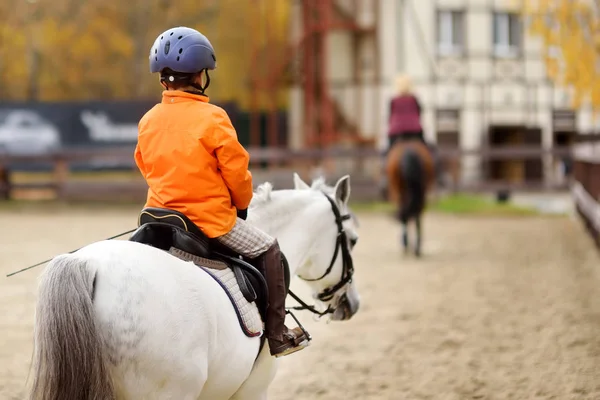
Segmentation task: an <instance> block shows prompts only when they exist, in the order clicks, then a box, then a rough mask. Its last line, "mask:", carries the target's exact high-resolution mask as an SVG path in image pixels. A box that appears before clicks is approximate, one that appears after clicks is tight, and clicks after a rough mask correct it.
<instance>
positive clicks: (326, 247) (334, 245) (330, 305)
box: [294, 173, 360, 321]
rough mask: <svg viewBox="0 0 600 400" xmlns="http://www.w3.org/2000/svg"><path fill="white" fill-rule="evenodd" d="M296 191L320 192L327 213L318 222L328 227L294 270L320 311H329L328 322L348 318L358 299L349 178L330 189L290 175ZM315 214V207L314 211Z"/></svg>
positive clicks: (323, 184)
mask: <svg viewBox="0 0 600 400" xmlns="http://www.w3.org/2000/svg"><path fill="white" fill-rule="evenodd" d="M294 187H295V189H296V190H302V191H304V190H309V191H313V192H317V193H319V192H320V193H322V194H324V195H325V196H326V199H327V200H328V202H329V203H330V204H329V205H330V207H329V210H327V208H326V209H325V212H324V213H323V212H322V213H320V215H319V216H318V220H319V221H326V223H328V224H329V227H327V228H326V229H322V230H319V231H318V234H317V235H315V239H316V240H315V243H314V247H313V248H312V251H311V252H310V254H309V257H308V259H307V260H306V262H305V263H304V264H303V265H301V266H300V267H299V269H298V271H297V275H298V277H299V278H300V279H302V280H304V281H305V282H306V283H307V284H308V285H309V286H310V287H311V288H312V290H313V296H314V297H315V298H316V299H317V300H318V301H319V302H320V303H321V304H320V305H321V308H325V309H329V310H331V311H333V313H332V319H333V320H337V321H341V320H347V319H350V318H351V317H352V316H353V315H354V314H356V312H357V311H358V308H359V306H360V297H359V295H358V290H357V289H356V285H355V283H354V280H353V279H352V278H353V273H354V265H353V259H352V254H351V253H352V249H353V248H354V246H355V245H356V243H357V242H358V233H357V232H356V226H355V219H354V218H353V216H352V214H351V213H350V209H349V207H348V200H349V199H350V176H349V175H346V176H343V177H342V178H340V179H339V180H338V181H337V183H336V184H335V185H334V186H329V185H327V184H326V183H325V179H323V178H318V179H316V180H314V181H313V183H312V185H311V186H308V184H306V183H305V182H304V181H303V180H302V179H301V178H300V176H298V174H296V173H294ZM315 211H316V208H315Z"/></svg>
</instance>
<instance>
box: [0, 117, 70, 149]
mask: <svg viewBox="0 0 600 400" xmlns="http://www.w3.org/2000/svg"><path fill="white" fill-rule="evenodd" d="M59 147H60V132H59V131H58V129H57V128H56V127H55V126H54V125H53V124H52V123H50V122H49V121H47V120H46V119H45V118H43V117H42V116H41V115H39V114H38V113H37V112H35V111H32V110H25V109H14V110H0V153H9V154H40V153H46V152H50V151H55V150H57V149H58V148H59Z"/></svg>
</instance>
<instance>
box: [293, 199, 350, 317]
mask: <svg viewBox="0 0 600 400" xmlns="http://www.w3.org/2000/svg"><path fill="white" fill-rule="evenodd" d="M323 194H324V195H325V198H326V199H327V201H329V204H331V210H332V211H333V215H334V216H335V224H336V225H337V230H338V234H337V239H336V244H335V251H334V252H333V256H332V258H331V262H330V263H329V267H327V270H326V271H325V273H324V274H323V275H321V276H320V277H319V278H316V279H308V278H303V277H301V276H300V275H298V278H300V279H302V280H303V281H306V282H316V281H320V280H321V279H323V278H325V277H326V276H327V275H329V274H330V273H331V270H332V269H333V266H334V265H335V262H336V261H337V258H338V256H339V254H340V252H341V254H342V277H341V278H340V281H339V282H338V283H336V284H335V285H333V286H330V287H328V288H326V289H324V290H322V291H321V292H319V293H318V294H317V299H319V300H320V301H323V302H325V301H329V300H331V299H332V298H333V296H335V294H336V293H337V292H338V291H339V290H340V289H342V288H343V287H344V286H345V285H346V284H348V283H350V282H352V275H353V274H354V264H353V262H352V256H351V255H350V248H349V247H348V237H347V236H346V231H345V230H344V225H343V223H344V221H347V220H349V219H351V218H352V216H351V215H350V214H345V215H342V214H341V212H340V209H339V208H338V206H337V204H335V201H334V200H332V199H331V197H329V196H328V195H327V194H325V193H323ZM289 295H290V296H291V297H292V298H293V299H294V300H296V301H297V302H298V303H299V304H300V306H299V307H289V308H290V309H292V310H308V311H310V312H312V313H313V314H316V315H319V316H323V315H326V314H332V313H333V312H334V311H335V310H334V309H333V308H331V305H329V306H328V307H327V310H325V311H322V312H321V311H318V310H317V309H315V307H314V306H310V305H308V304H306V303H305V302H304V301H302V300H301V299H300V298H299V297H298V296H296V294H295V293H293V292H292V291H291V290H290V291H289Z"/></svg>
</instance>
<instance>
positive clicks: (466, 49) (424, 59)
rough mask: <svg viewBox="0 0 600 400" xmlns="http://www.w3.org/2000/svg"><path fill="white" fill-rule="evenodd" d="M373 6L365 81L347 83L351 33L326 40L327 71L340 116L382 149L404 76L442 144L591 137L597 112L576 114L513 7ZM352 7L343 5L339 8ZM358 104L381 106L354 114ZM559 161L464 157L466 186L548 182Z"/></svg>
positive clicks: (428, 129)
mask: <svg viewBox="0 0 600 400" xmlns="http://www.w3.org/2000/svg"><path fill="white" fill-rule="evenodd" d="M371 1H376V2H377V10H376V11H375V12H374V11H373V10H374V8H373V7H369V6H367V3H370V1H369V0H363V1H359V3H364V5H365V6H364V10H361V11H360V12H359V13H358V14H357V19H358V20H359V22H360V23H361V24H365V25H368V24H372V23H373V21H375V24H376V26H377V35H376V36H375V37H374V38H372V39H370V40H369V39H367V40H365V41H363V43H362V46H361V47H359V50H358V63H359V65H360V68H359V69H360V73H361V78H362V81H361V83H360V84H357V83H356V80H355V81H354V83H349V82H350V81H351V80H350V79H349V78H350V76H349V74H350V72H351V71H350V67H349V66H350V65H352V57H350V56H349V54H350V48H351V46H352V43H353V42H352V39H351V38H352V37H353V36H352V35H351V34H349V33H347V32H332V33H330V34H329V36H330V37H329V46H328V49H329V50H328V51H329V63H328V64H329V70H328V71H327V74H328V81H329V82H330V91H331V93H332V95H333V97H334V98H335V101H336V102H337V103H339V105H340V108H341V109H342V112H343V113H345V115H346V116H347V118H349V119H353V120H356V121H358V122H357V123H356V124H357V126H358V127H359V131H360V132H361V135H364V136H366V137H371V138H374V139H376V140H377V143H378V145H379V147H383V146H384V145H385V144H384V143H385V133H386V121H387V118H388V106H387V105H388V103H389V100H390V99H391V98H392V96H393V95H394V88H393V82H394V79H395V77H396V76H397V75H398V74H400V73H406V74H408V75H410V76H411V78H412V80H413V84H414V91H415V93H416V94H417V96H418V97H419V99H420V102H421V104H422V107H423V124H424V130H425V136H426V138H427V139H428V140H430V141H432V142H436V143H438V145H440V146H447V147H452V146H457V147H460V148H463V149H478V148H482V147H483V148H485V147H494V146H502V145H506V144H513V145H519V144H527V145H531V146H538V145H539V146H540V147H541V148H547V149H549V148H552V147H553V146H558V145H563V144H568V143H569V142H570V140H571V138H572V137H573V136H574V132H575V131H580V132H582V131H583V132H587V131H593V130H594V128H595V126H594V122H593V117H592V113H591V110H589V109H586V108H582V109H580V110H577V111H575V112H574V111H571V110H570V102H571V98H570V95H569V92H568V91H567V90H562V89H560V88H556V87H555V86H554V85H553V84H552V83H551V82H550V81H549V79H548V77H547V75H546V67H545V63H544V57H545V53H544V49H543V46H542V43H541V41H540V40H538V39H536V38H533V37H531V36H529V35H527V34H526V29H525V27H524V21H522V19H521V17H520V16H519V15H518V13H517V10H516V8H515V4H516V3H515V1H511V0H371ZM346 3H348V2H345V1H340V2H339V4H340V5H341V7H343V6H344V4H346ZM346 6H347V4H346ZM373 57H376V58H377V61H378V62H374V61H373ZM374 77H375V79H373V78H374ZM344 82H346V84H344ZM292 92H293V93H292V103H291V106H292V107H291V117H292V118H291V124H290V127H291V131H292V137H297V138H298V137H300V136H301V121H300V120H298V118H297V117H296V119H295V118H294V115H296V116H298V115H299V114H298V111H297V110H298V106H299V103H300V101H299V99H300V98H301V96H302V93H301V90H300V89H297V90H295V91H294V90H293V91H292ZM357 97H359V98H361V99H362V104H371V105H372V104H377V105H378V107H376V108H373V107H370V108H368V107H362V108H357V107H356V105H355V104H356V102H355V101H354V102H353V99H355V98H357ZM292 142H293V140H292ZM557 161H559V160H555V159H553V158H552V157H550V156H545V157H541V158H540V159H539V160H527V161H519V162H516V161H515V162H512V163H511V162H509V161H502V162H500V161H497V162H488V163H483V162H482V160H481V159H480V158H479V157H478V156H466V157H464V158H463V159H462V163H461V179H462V180H463V182H467V183H468V182H475V181H478V180H480V179H497V180H512V181H521V182H523V181H528V180H530V181H533V180H538V181H539V180H541V181H545V182H551V181H552V180H554V179H555V177H556V172H555V171H556V167H557Z"/></svg>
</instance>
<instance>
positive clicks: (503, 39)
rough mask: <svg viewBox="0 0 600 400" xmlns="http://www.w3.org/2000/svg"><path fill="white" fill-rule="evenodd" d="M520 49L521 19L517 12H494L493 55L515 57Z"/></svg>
mask: <svg viewBox="0 0 600 400" xmlns="http://www.w3.org/2000/svg"><path fill="white" fill-rule="evenodd" d="M520 51H521V19H520V18H519V16H518V15H517V14H514V13H505V12H497V13H494V55H495V56H496V57H516V56H518V55H519V53H520Z"/></svg>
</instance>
